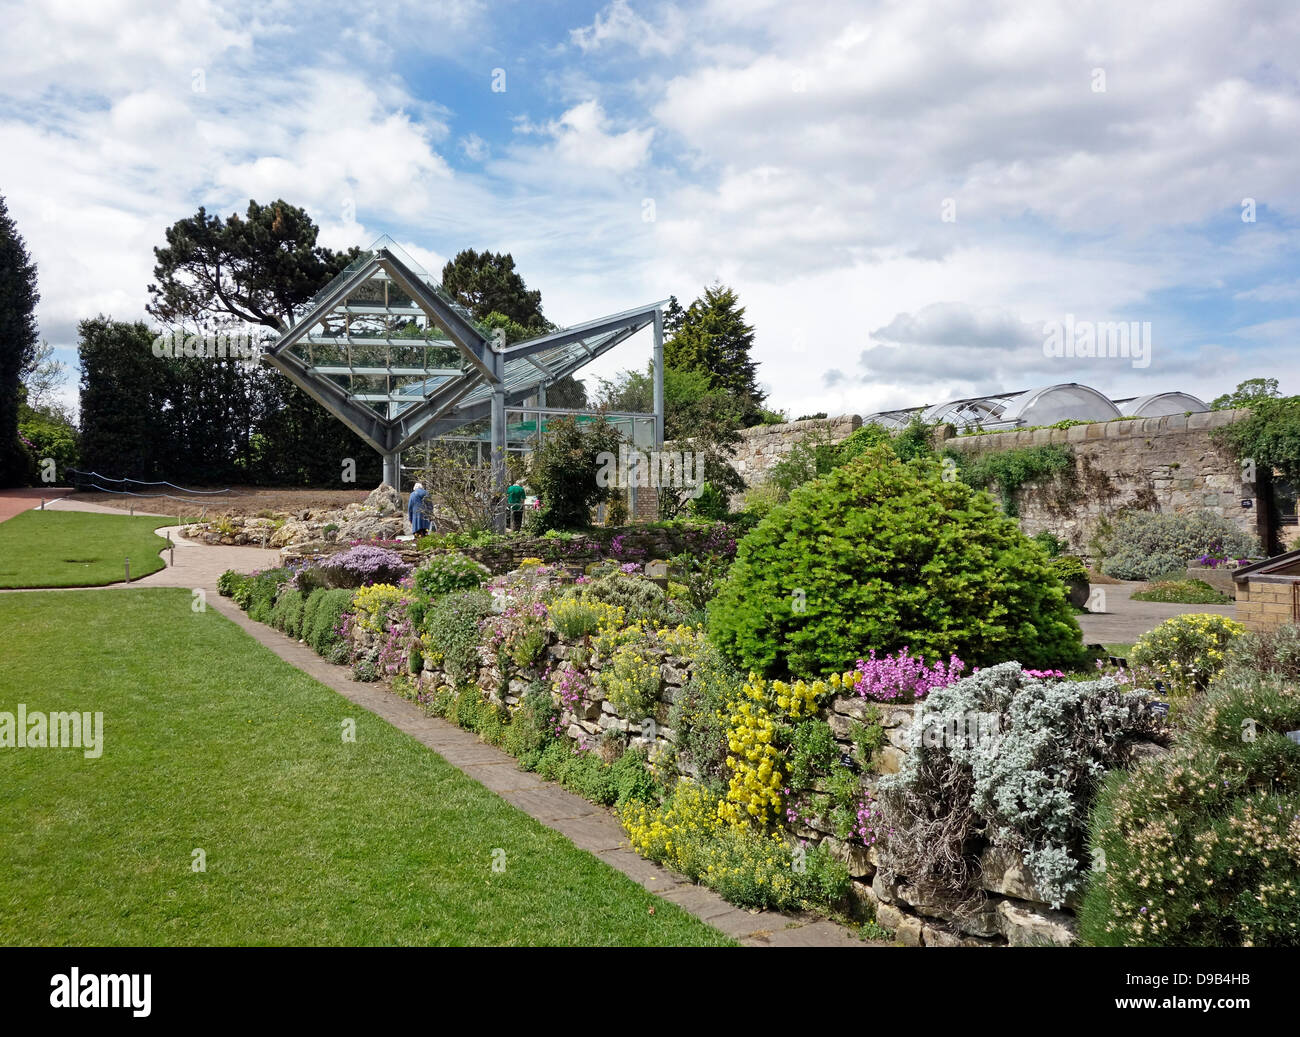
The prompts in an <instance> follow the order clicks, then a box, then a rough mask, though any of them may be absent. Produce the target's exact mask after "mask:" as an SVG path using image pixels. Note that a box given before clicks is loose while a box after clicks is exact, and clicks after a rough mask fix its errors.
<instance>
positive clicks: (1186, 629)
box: [1129, 613, 1246, 695]
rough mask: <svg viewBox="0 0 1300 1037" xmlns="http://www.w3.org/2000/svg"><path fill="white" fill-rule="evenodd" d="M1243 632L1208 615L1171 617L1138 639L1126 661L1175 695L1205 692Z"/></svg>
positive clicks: (1234, 624) (1222, 619)
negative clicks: (1156, 676) (1164, 682)
mask: <svg viewBox="0 0 1300 1037" xmlns="http://www.w3.org/2000/svg"><path fill="white" fill-rule="evenodd" d="M1245 629H1246V628H1245V627H1243V626H1242V625H1241V624H1240V623H1237V622H1235V621H1234V620H1231V619H1228V618H1227V617H1226V616H1216V615H1213V614H1211V613H1193V614H1190V615H1186V616H1174V617H1173V618H1172V619H1166V620H1165V621H1164V622H1163V623H1161V624H1160V625H1159V626H1158V627H1156V628H1155V629H1154V630H1148V631H1147V632H1146V633H1145V634H1143V635H1142V636H1141V637H1139V638H1138V639H1137V642H1136V643H1135V644H1134V645H1133V651H1132V652H1130V653H1129V661H1130V662H1131V663H1132V664H1133V665H1134V666H1141V667H1145V668H1148V669H1150V670H1153V671H1154V672H1155V673H1157V674H1159V675H1160V676H1161V677H1162V678H1163V679H1165V680H1167V681H1168V682H1169V683H1170V685H1172V690H1173V691H1174V692H1175V693H1177V694H1180V695H1189V694H1192V693H1193V692H1197V691H1204V690H1205V689H1206V687H1208V686H1209V683H1210V681H1212V680H1213V679H1214V678H1215V677H1216V676H1218V673H1219V671H1220V670H1221V669H1223V666H1224V663H1226V662H1227V651H1228V648H1229V646H1230V645H1231V644H1232V642H1233V641H1234V640H1236V639H1237V638H1238V637H1240V636H1241V635H1242V634H1243V633H1244V632H1245Z"/></svg>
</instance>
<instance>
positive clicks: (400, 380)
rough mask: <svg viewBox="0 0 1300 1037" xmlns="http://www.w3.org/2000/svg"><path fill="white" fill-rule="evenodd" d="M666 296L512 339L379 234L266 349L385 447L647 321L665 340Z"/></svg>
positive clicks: (505, 399) (527, 388) (458, 421)
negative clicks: (476, 316) (505, 338)
mask: <svg viewBox="0 0 1300 1037" xmlns="http://www.w3.org/2000/svg"><path fill="white" fill-rule="evenodd" d="M665 301H666V300H665ZM663 305H664V302H658V303H651V304H650V305H647V306H643V307H640V308H638V309H634V310H626V311H624V312H622V313H616V314H612V315H610V316H607V317H601V318H599V319H597V320H592V321H587V322H586V323H583V324H579V325H576V326H574V327H569V328H561V329H557V330H555V331H550V332H547V333H545V334H543V335H538V336H537V337H535V338H531V339H528V340H527V341H524V342H516V343H512V344H509V345H507V344H506V343H505V342H504V341H503V340H502V339H501V337H500V335H499V334H498V335H496V336H494V334H493V332H492V331H491V330H490V329H488V328H486V327H484V326H483V325H482V324H480V323H479V322H478V321H476V320H475V319H474V318H473V316H471V314H470V313H469V311H468V310H466V309H465V307H464V306H462V305H461V304H460V303H459V302H457V301H456V300H455V299H454V298H452V296H451V295H450V294H449V293H447V292H445V291H444V290H443V289H442V287H441V285H439V284H438V283H437V282H436V281H435V280H434V279H433V278H432V277H430V276H429V274H428V273H427V272H426V271H424V270H423V269H422V268H421V267H420V265H419V264H418V263H416V262H415V261H414V260H413V259H411V257H410V256H408V255H407V254H406V253H405V252H403V251H402V249H401V248H399V247H398V246H397V244H396V243H395V242H393V241H392V239H390V238H388V237H383V238H380V239H379V240H378V241H377V242H375V243H374V244H373V245H372V246H371V247H370V248H369V249H367V250H366V251H365V252H363V253H362V254H361V255H360V256H358V257H357V259H356V260H355V261H354V262H353V263H351V264H350V265H349V266H348V267H347V269H345V270H344V271H343V272H342V273H340V274H339V275H338V276H337V277H335V278H334V280H333V281H331V282H330V283H329V284H328V285H326V286H325V287H324V288H323V289H321V291H319V292H318V293H317V294H316V295H315V297H313V298H312V299H311V300H310V301H309V302H308V303H306V304H305V305H303V306H302V307H300V308H299V309H298V311H297V312H295V314H294V322H293V325H292V327H290V328H288V329H287V330H286V331H285V332H284V333H283V334H282V335H281V336H280V338H279V339H278V340H277V341H276V342H275V343H273V344H272V345H271V347H270V348H269V349H268V350H267V352H266V354H265V361H266V363H268V364H270V365H271V366H273V367H275V368H277V369H278V370H279V371H281V372H282V373H283V374H285V375H286V376H287V377H288V378H290V379H291V380H292V381H293V382H294V383H295V384H297V385H298V386H299V387H300V388H302V389H303V390H304V391H305V392H307V393H308V394H309V395H311V396H312V397H313V398H314V399H315V400H316V401H317V402H318V403H320V404H321V405H322V406H324V407H326V408H327V409H328V410H329V411H330V412H331V413H332V414H334V415H335V416H336V417H337V418H339V419H340V420H341V421H343V422H344V423H345V424H346V425H348V427H350V428H351V429H352V430H353V431H355V432H356V433H357V434H358V435H360V436H361V437H362V438H363V439H364V440H365V441H366V442H368V443H369V444H370V445H371V446H373V447H374V448H375V449H376V450H378V451H380V452H381V453H383V454H385V455H386V456H387V455H391V454H394V453H396V452H400V451H401V450H403V449H405V448H406V447H408V446H411V445H412V444H414V443H416V442H418V441H420V440H421V439H423V438H425V437H427V436H429V435H431V434H432V435H441V434H446V433H448V432H451V431H454V430H455V429H456V428H457V427H459V426H462V425H465V424H468V423H469V422H472V421H475V420H478V419H481V418H483V417H486V416H488V415H489V414H490V411H491V408H492V406H493V405H494V404H497V405H499V406H511V405H515V404H519V403H522V402H523V401H525V400H527V399H529V398H530V397H533V396H535V395H537V394H538V393H539V391H543V390H544V389H545V388H546V387H547V386H549V385H551V384H553V383H554V382H556V381H558V380H559V379H561V378H563V377H565V376H566V375H571V374H573V373H574V372H575V371H577V370H578V369H580V368H581V367H583V366H584V365H586V364H588V363H590V362H591V361H592V360H594V359H596V358H597V357H598V356H600V355H602V354H603V353H606V352H608V351H609V350H610V349H613V348H614V347H615V346H617V345H619V344H620V343H621V342H624V341H626V340H627V339H628V338H630V337H631V336H633V335H634V334H636V333H637V332H639V331H641V330H642V329H644V328H647V327H651V326H653V327H654V328H655V331H656V343H658V342H659V341H661V338H662V307H663Z"/></svg>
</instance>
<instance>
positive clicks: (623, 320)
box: [503, 299, 667, 360]
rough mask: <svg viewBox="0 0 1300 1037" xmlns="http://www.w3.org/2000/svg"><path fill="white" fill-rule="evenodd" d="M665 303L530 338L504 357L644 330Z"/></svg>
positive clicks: (511, 349) (518, 355)
mask: <svg viewBox="0 0 1300 1037" xmlns="http://www.w3.org/2000/svg"><path fill="white" fill-rule="evenodd" d="M664 302H667V300H666V299H665V300H664ZM664 302H657V303H655V304H653V305H652V306H642V307H641V308H639V309H635V310H624V311H623V312H622V313H615V314H611V315H610V316H608V317H601V318H599V319H597V320H591V321H587V322H586V323H585V324H575V325H574V326H573V327H571V328H562V329H560V330H559V331H552V332H550V333H549V334H546V335H539V336H538V337H537V338H530V339H528V340H526V341H524V342H516V343H515V344H514V345H512V346H506V348H505V349H504V350H503V353H504V355H505V358H506V359H507V360H514V359H516V358H517V357H522V356H527V355H528V354H530V353H540V352H542V351H543V350H546V349H554V348H555V347H556V346H567V345H568V344H569V343H570V342H578V341H581V340H582V339H586V338H591V337H592V336H593V335H599V334H601V333H603V332H606V331H618V330H620V329H622V328H626V327H628V326H629V325H632V324H636V326H637V330H640V329H641V328H644V327H646V326H648V325H649V324H651V323H653V321H654V318H655V312H656V311H657V310H658V309H659V308H660V307H661V306H663V305H664Z"/></svg>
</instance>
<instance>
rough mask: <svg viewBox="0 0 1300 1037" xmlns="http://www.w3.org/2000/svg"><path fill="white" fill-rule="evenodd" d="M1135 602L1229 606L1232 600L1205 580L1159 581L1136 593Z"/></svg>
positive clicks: (1134, 593)
mask: <svg viewBox="0 0 1300 1037" xmlns="http://www.w3.org/2000/svg"><path fill="white" fill-rule="evenodd" d="M1131 597H1132V598H1133V600H1134V601H1165V602H1174V603H1176V604H1179V605H1228V604H1231V603H1232V598H1230V597H1228V595H1226V594H1222V593H1220V592H1219V591H1216V590H1215V589H1214V588H1213V587H1211V586H1210V585H1209V584H1208V583H1206V582H1205V581H1204V580H1158V581H1156V582H1155V583H1153V584H1151V585H1150V586H1149V587H1147V588H1146V589H1145V590H1140V591H1134V592H1133V594H1132V595H1131Z"/></svg>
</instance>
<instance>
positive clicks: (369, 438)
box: [262, 353, 390, 454]
mask: <svg viewBox="0 0 1300 1037" xmlns="http://www.w3.org/2000/svg"><path fill="white" fill-rule="evenodd" d="M262 359H263V362H264V363H266V364H268V365H269V366H271V367H274V368H275V369H276V370H278V371H279V372H280V373H281V374H283V375H284V376H285V377H286V378H288V379H289V381H291V382H293V384H294V385H296V386H298V388H299V389H301V390H302V391H303V392H305V393H306V394H307V395H308V396H310V397H311V398H312V399H313V400H315V401H316V402H317V403H319V404H320V405H321V406H322V407H324V408H325V409H326V410H327V411H329V412H330V413H331V414H333V415H334V416H335V417H336V418H338V419H339V421H341V422H343V424H345V425H346V426H347V427H348V428H350V429H351V430H352V431H353V432H355V433H356V434H357V435H358V436H360V437H361V438H362V439H364V440H365V441H366V442H367V443H368V444H370V446H372V447H373V448H374V449H375V450H378V451H379V452H380V453H381V454H382V453H386V452H388V441H389V438H390V435H389V428H388V423H387V422H386V421H384V420H383V419H382V418H381V417H380V416H379V415H378V414H376V413H375V412H374V411H372V410H371V409H370V408H369V407H362V406H360V405H359V404H357V403H356V402H355V401H354V400H353V399H352V398H351V396H349V395H348V393H347V392H346V391H345V390H344V389H342V388H340V387H339V386H337V385H335V384H334V383H333V382H331V381H329V380H327V379H323V378H314V377H312V375H311V374H310V373H308V368H307V365H306V364H304V363H303V362H302V361H301V360H299V359H298V358H297V357H296V356H294V355H293V354H292V353H285V354H284V355H283V356H276V355H274V354H272V353H264V354H263V356H262Z"/></svg>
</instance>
